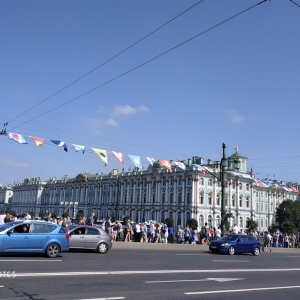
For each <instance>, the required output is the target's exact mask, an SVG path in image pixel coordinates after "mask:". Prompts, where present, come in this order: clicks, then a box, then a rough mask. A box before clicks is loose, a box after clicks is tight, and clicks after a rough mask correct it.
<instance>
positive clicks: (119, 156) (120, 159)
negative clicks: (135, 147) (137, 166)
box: [111, 151, 124, 164]
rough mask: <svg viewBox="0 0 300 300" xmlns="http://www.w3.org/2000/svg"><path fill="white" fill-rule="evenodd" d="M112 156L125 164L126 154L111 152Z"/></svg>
mask: <svg viewBox="0 0 300 300" xmlns="http://www.w3.org/2000/svg"><path fill="white" fill-rule="evenodd" d="M111 154H112V155H113V156H114V157H115V158H116V159H117V160H118V161H119V162H120V163H121V164H124V154H123V153H121V152H115V151H111Z"/></svg>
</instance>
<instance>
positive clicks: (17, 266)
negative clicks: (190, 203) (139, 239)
mask: <svg viewBox="0 0 300 300" xmlns="http://www.w3.org/2000/svg"><path fill="white" fill-rule="evenodd" d="M180 246H182V247H180ZM0 272H1V273H0V276H1V278H0V298H1V299H11V300H12V299H18V300H23V299H34V300H42V299H45V300H47V299H65V300H68V299H72V300H77V299H93V300H94V299H137V300H139V299H168V300H169V299H224V298H226V299H229V298H230V299H253V298H254V297H255V299H256V300H257V299H264V300H265V299H269V298H270V299H300V249H286V250H281V249H280V250H278V249H275V250H273V251H272V252H271V253H270V252H264V253H261V254H260V255H259V256H258V257H255V256H253V255H251V254H243V255H235V256H228V255H220V254H217V255H216V254H211V253H210V252H208V250H207V248H206V247H204V246H200V245H195V246H192V245H168V246H164V245H136V244H134V243H131V244H130V245H126V244H125V243H122V244H121V243H120V244H119V243H117V244H115V245H114V247H113V249H112V250H111V251H109V252H108V253H107V254H104V255H101V254H97V253H93V252H88V253H86V252H81V251H80V252H68V253H62V254H61V256H60V257H58V258H56V259H49V258H47V257H45V256H41V255H2V256H0ZM7 272H9V273H7ZM8 277H9V278H8Z"/></svg>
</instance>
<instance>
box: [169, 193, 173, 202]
mask: <svg viewBox="0 0 300 300" xmlns="http://www.w3.org/2000/svg"><path fill="white" fill-rule="evenodd" d="M173 199H174V194H173V193H170V203H173Z"/></svg>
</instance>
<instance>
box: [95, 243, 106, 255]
mask: <svg viewBox="0 0 300 300" xmlns="http://www.w3.org/2000/svg"><path fill="white" fill-rule="evenodd" d="M107 250H108V247H107V244H105V243H100V244H99V245H98V248H97V251H98V252H99V253H101V254H104V253H106V252H107Z"/></svg>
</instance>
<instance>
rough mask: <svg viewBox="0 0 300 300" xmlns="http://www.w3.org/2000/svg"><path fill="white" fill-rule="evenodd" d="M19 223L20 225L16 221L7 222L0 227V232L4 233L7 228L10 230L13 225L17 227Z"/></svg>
mask: <svg viewBox="0 0 300 300" xmlns="http://www.w3.org/2000/svg"><path fill="white" fill-rule="evenodd" d="M20 223H22V222H20V221H17V222H7V223H5V224H3V225H0V232H3V231H5V230H6V229H8V228H10V227H12V226H14V225H18V224H20Z"/></svg>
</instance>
